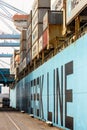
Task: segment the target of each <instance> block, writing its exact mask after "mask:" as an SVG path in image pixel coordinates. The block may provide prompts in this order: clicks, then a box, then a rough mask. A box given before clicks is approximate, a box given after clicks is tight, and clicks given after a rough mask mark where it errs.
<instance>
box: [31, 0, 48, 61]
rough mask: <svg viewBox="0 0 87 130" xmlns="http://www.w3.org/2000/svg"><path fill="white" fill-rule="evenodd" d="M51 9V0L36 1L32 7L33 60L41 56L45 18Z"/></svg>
mask: <svg viewBox="0 0 87 130" xmlns="http://www.w3.org/2000/svg"><path fill="white" fill-rule="evenodd" d="M49 9H50V0H44V1H43V0H35V1H34V4H33V7H32V59H34V58H35V57H36V56H37V55H38V54H39V44H40V41H41V40H40V41H39V38H40V37H41V35H42V33H43V16H44V15H45V13H46V12H47V11H48V10H49ZM41 39H42V38H41ZM41 43H42V42H41ZM41 48H42V47H41Z"/></svg>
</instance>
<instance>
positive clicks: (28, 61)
mask: <svg viewBox="0 0 87 130" xmlns="http://www.w3.org/2000/svg"><path fill="white" fill-rule="evenodd" d="M31 60H32V49H31V48H30V49H29V50H28V52H27V54H26V64H27V65H28V64H29V63H30V62H31Z"/></svg>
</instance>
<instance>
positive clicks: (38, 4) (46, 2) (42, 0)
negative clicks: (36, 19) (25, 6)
mask: <svg viewBox="0 0 87 130" xmlns="http://www.w3.org/2000/svg"><path fill="white" fill-rule="evenodd" d="M50 6H51V0H34V3H33V6H32V17H33V15H34V13H35V12H36V10H37V9H38V8H50Z"/></svg>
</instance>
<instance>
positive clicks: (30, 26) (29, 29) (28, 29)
mask: <svg viewBox="0 0 87 130" xmlns="http://www.w3.org/2000/svg"><path fill="white" fill-rule="evenodd" d="M31 35H32V23H31V24H30V25H29V26H28V28H27V31H26V40H28V39H29V37H30V36H31Z"/></svg>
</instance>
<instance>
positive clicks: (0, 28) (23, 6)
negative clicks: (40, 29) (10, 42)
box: [0, 0, 34, 68]
mask: <svg viewBox="0 0 87 130" xmlns="http://www.w3.org/2000/svg"><path fill="white" fill-rule="evenodd" d="M2 1H4V2H6V3H8V4H10V5H12V6H14V7H16V8H18V9H20V10H22V11H24V12H26V13H28V14H29V12H30V10H31V9H32V4H33V2H34V0H2ZM9 11H10V12H11V10H9ZM11 13H13V11H12V12H11ZM5 21H6V22H7V23H8V24H10V25H11V26H12V27H13V28H15V26H14V24H13V23H11V22H10V21H9V20H6V19H5ZM2 32H3V33H12V32H11V30H10V29H9V28H8V27H7V25H6V24H3V22H2V21H1V20H0V33H2ZM1 42H2V41H1ZM13 50H14V48H11V47H10V48H7V47H0V54H1V53H13ZM3 61H5V62H6V63H5V62H4V63H3ZM9 64H10V58H0V68H4V67H5V68H9V67H10V66H9Z"/></svg>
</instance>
